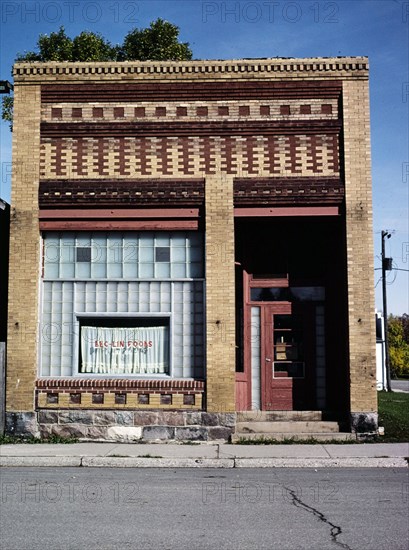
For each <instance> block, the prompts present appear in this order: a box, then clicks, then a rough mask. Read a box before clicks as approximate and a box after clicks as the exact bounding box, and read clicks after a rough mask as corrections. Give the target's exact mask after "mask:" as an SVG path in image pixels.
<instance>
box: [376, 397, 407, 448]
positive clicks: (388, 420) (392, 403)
mask: <svg viewBox="0 0 409 550" xmlns="http://www.w3.org/2000/svg"><path fill="white" fill-rule="evenodd" d="M378 412H379V425H380V426H383V427H384V428H385V436H383V437H379V438H378V441H383V442H385V443H400V442H407V441H409V393H397V392H396V393H395V392H385V391H380V392H378Z"/></svg>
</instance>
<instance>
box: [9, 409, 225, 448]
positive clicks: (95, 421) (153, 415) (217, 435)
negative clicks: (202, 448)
mask: <svg viewBox="0 0 409 550" xmlns="http://www.w3.org/2000/svg"><path fill="white" fill-rule="evenodd" d="M235 423H236V414H235V413H207V412H199V411H197V412H196V411H195V412H190V411H106V410H77V411H75V410H53V411H50V410H39V411H37V412H36V413H24V412H21V413H8V414H7V418H6V432H7V433H8V434H13V435H33V436H36V437H38V436H40V437H43V438H47V437H50V436H53V435H58V436H60V437H77V438H79V439H83V440H104V441H135V442H146V443H148V442H150V443H151V442H154V441H162V442H164V441H180V442H182V441H214V440H224V441H228V440H229V439H230V437H231V435H232V433H233V432H234V429H235Z"/></svg>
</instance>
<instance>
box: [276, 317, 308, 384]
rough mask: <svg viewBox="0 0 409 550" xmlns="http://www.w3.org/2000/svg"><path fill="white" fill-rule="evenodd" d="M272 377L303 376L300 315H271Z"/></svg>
mask: <svg viewBox="0 0 409 550" xmlns="http://www.w3.org/2000/svg"><path fill="white" fill-rule="evenodd" d="M273 346H274V377H275V378H280V377H285V376H287V377H292V378H303V377H304V347H303V330H302V318H301V316H300V315H274V317H273Z"/></svg>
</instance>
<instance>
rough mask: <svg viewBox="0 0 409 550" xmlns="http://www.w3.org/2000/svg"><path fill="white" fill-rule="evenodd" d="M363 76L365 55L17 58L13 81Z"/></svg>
mask: <svg viewBox="0 0 409 550" xmlns="http://www.w3.org/2000/svg"><path fill="white" fill-rule="evenodd" d="M308 74H311V75H313V76H314V78H328V77H331V76H333V77H334V78H340V79H344V78H367V77H368V58H367V57H335V58H304V59H296V58H288V59H286V58H275V59H238V60H228V61H219V60H203V61H183V62H181V61H178V62H175V61H166V62H164V61H160V62H158V61H143V62H142V61H128V62H121V63H119V62H98V63H94V62H93V63H68V62H65V63H61V62H47V63H39V62H18V63H16V64H15V65H14V68H13V76H14V79H15V82H16V83H19V82H28V83H31V82H34V81H46V80H47V81H64V80H65V81H69V80H71V81H72V80H74V81H79V80H86V81H88V82H89V81H90V80H98V81H100V80H113V81H115V80H116V81H121V82H123V81H124V80H127V79H132V80H135V79H139V78H141V79H142V78H143V79H154V80H157V79H163V78H166V79H167V80H169V79H172V78H173V79H175V80H180V79H186V80H197V78H198V77H199V78H201V79H211V80H214V79H227V78H228V79H229V80H231V79H239V80H243V78H244V79H245V78H257V79H263V78H270V79H271V78H293V79H294V78H295V79H297V78H298V79H302V78H306V75H308Z"/></svg>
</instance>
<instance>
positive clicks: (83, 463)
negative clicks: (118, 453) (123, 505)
mask: <svg viewBox="0 0 409 550" xmlns="http://www.w3.org/2000/svg"><path fill="white" fill-rule="evenodd" d="M408 466H409V463H408V461H407V460H406V459H405V458H372V457H370V458H313V459H311V458H307V459H306V458H146V457H109V456H97V457H88V456H83V457H71V456H59V457H50V456H37V457H30V456H21V457H16V456H13V457H12V456H4V457H0V467H5V468H7V467H8V468H10V467H52V468H59V467H62V468H65V467H77V468H78V467H83V468H408Z"/></svg>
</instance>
